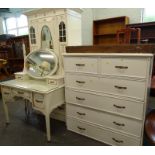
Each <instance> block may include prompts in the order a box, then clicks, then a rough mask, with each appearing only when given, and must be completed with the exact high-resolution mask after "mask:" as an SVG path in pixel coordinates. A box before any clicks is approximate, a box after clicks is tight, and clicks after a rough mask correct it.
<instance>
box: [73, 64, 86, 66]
mask: <svg viewBox="0 0 155 155" xmlns="http://www.w3.org/2000/svg"><path fill="white" fill-rule="evenodd" d="M75 65H76V66H80V67H83V66H85V64H75Z"/></svg>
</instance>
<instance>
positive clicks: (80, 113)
mask: <svg viewBox="0 0 155 155" xmlns="http://www.w3.org/2000/svg"><path fill="white" fill-rule="evenodd" d="M76 113H77V114H79V115H86V114H85V113H82V112H76Z"/></svg>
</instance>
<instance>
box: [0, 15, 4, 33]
mask: <svg viewBox="0 0 155 155" xmlns="http://www.w3.org/2000/svg"><path fill="white" fill-rule="evenodd" d="M3 33H4V31H3V18H2V17H0V35H1V34H3Z"/></svg>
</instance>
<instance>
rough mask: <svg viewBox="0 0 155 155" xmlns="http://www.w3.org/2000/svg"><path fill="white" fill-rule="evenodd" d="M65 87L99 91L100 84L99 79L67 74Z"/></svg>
mask: <svg viewBox="0 0 155 155" xmlns="http://www.w3.org/2000/svg"><path fill="white" fill-rule="evenodd" d="M65 85H66V86H67V87H72V88H78V89H84V90H91V91H92V90H94V91H97V90H98V88H99V85H100V83H99V78H98V77H90V76H89V77H88V76H84V75H72V74H66V77H65Z"/></svg>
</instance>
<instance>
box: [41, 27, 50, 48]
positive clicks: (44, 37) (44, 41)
mask: <svg viewBox="0 0 155 155" xmlns="http://www.w3.org/2000/svg"><path fill="white" fill-rule="evenodd" d="M41 48H43V49H45V48H48V49H53V40H52V35H51V32H50V29H49V27H48V26H47V25H44V26H43V28H42V31H41Z"/></svg>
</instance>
